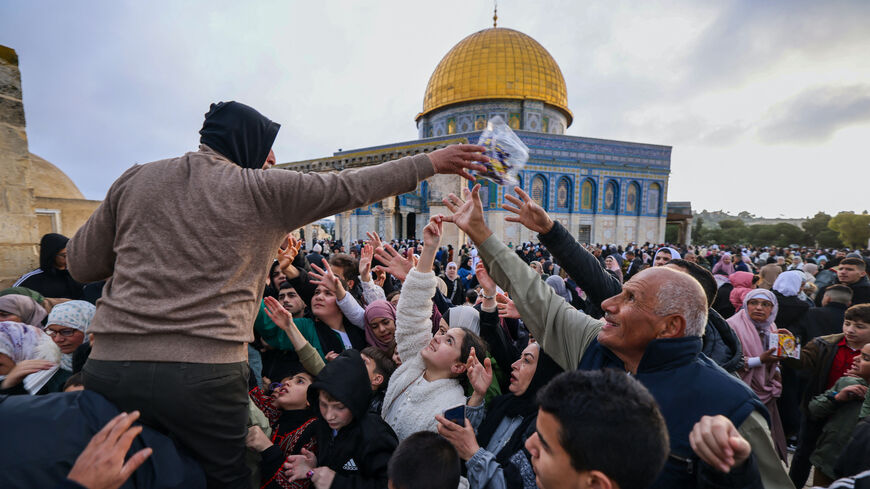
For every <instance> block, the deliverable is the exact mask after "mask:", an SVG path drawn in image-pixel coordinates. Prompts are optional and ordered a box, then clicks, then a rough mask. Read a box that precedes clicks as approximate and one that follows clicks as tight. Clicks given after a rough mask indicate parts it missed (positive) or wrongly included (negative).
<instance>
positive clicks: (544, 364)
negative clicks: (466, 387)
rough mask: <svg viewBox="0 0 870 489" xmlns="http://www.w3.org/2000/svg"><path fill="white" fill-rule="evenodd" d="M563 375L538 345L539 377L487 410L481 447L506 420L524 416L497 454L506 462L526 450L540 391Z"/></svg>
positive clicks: (480, 441)
mask: <svg viewBox="0 0 870 489" xmlns="http://www.w3.org/2000/svg"><path fill="white" fill-rule="evenodd" d="M562 372H563V369H562V367H560V366H559V365H558V364H557V363H556V362H555V361H554V360H553V359H552V358H551V357H550V356H549V355H547V354H546V353H544V351H543V350H541V347H540V344H539V345H538V365H537V367H535V375H533V376H532V380H531V381H530V382H529V386H528V387H527V388H526V391H525V392H523V393H522V394H521V395H519V396H517V395H514V394H513V393H508V394H503V395H501V396H498V397H496V398H495V399H493V400H492V402H491V403H490V405H489V409H488V410H487V413H486V417H485V418H484V419H483V422H482V423H481V424H480V428H478V430H477V442H478V444H479V445H480V446H482V447H486V446H487V445H488V444H489V441H490V440H491V439H492V436H493V435H494V434H495V431H496V429H498V426H499V424H500V423H501V421H502V419H504V418H505V417H516V416H522V417H523V421H522V422H521V423H520V425H519V426H518V427H517V428H516V430H514V432H513V434H511V436H510V439H509V440H508V442H507V443H506V444H505V446H504V447H503V448H502V449H501V450H499V452H498V453H497V454H495V456H496V459H497V460H500V461H502V462H504V461H506V460H507V459H508V458H510V457H511V456H512V455H513V454H515V453H516V452H517V451H519V450H520V449H521V448H522V447H523V445H522V444H523V442H524V440H523V435H524V434H525V432H526V430H527V428H528V427H529V426H530V425H531V423H534V422H535V419H536V416H534V414H535V413H537V412H538V406H537V403H536V402H535V398H536V396H537V394H538V391H539V390H540V389H541V388H542V387H544V386H545V385H547V383H549V382H550V380H552V379H553V377H555V376H557V375H559V374H560V373H562Z"/></svg>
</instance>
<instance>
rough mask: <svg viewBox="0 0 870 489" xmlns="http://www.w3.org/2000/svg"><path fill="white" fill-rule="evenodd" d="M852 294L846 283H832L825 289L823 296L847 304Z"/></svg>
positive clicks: (850, 300)
mask: <svg viewBox="0 0 870 489" xmlns="http://www.w3.org/2000/svg"><path fill="white" fill-rule="evenodd" d="M828 294H830V295H828ZM853 295H854V292H852V289H850V288H849V286H848V285H843V284H833V285H830V286H828V288H827V289H825V295H824V297H830V298H831V302H837V303H839V304H849V303H850V302H852V296H853Z"/></svg>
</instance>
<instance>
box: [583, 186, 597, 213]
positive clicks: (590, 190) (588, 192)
mask: <svg viewBox="0 0 870 489" xmlns="http://www.w3.org/2000/svg"><path fill="white" fill-rule="evenodd" d="M580 208H581V209H583V210H584V211H594V210H595V183H594V182H593V181H592V180H589V179H586V180H583V185H581V186H580Z"/></svg>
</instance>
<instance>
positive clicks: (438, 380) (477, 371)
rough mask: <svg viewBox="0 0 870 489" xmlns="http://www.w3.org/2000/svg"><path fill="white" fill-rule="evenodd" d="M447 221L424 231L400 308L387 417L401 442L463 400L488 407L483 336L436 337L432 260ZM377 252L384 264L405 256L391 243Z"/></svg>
mask: <svg viewBox="0 0 870 489" xmlns="http://www.w3.org/2000/svg"><path fill="white" fill-rule="evenodd" d="M441 219H442V216H434V217H432V219H430V221H429V224H428V225H427V226H426V227H425V228H424V229H423V251H422V252H421V254H420V259H419V261H418V263H417V266H416V268H415V269H412V270H411V271H410V272H409V273H408V275H407V278H406V279H405V283H404V285H403V286H402V295H401V298H400V299H399V307H398V310H397V311H396V348H397V351H398V354H399V357H400V358H401V359H402V365H401V366H400V367H399V368H398V369H396V371H395V373H393V376H392V377H391V378H390V385H389V387H388V388H387V393H386V397H385V398H384V407H383V411H382V415H383V417H384V420H386V422H387V423H389V425H390V426H392V428H393V430H394V431H395V432H396V435H398V437H399V441H402V440H404V439H405V438H407V437H408V436H410V435H412V434H414V433H416V432H418V431H437V426H438V422H437V421H436V420H435V416H436V415H438V414H442V413H443V412H444V411H446V410H447V409H450V408H453V407H456V406H458V405H461V404H466V410H479V409H482V408H483V399H484V396H485V395H486V389H487V388H488V387H489V385H490V383H491V381H492V366H491V364H490V361H489V359H487V358H486V344H485V343H484V342H483V340H482V339H481V338H480V337H479V336H478V335H476V334H474V333H473V332H471V331H469V330H467V329H465V328H450V329H448V330H447V331H446V332H444V333H441V334H438V335H435V336H434V337H433V335H432V321H431V319H430V316H431V315H432V296H433V294H434V293H435V284H436V277H435V274H434V273H433V272H432V263H433V261H434V259H435V253H436V251H438V246H439V244H440V242H441V223H442V221H441ZM377 253H378V258H379V259H380V260H381V261H382V262H384V263H389V262H394V263H395V262H396V261H397V260H401V257H400V256H399V255H398V253H396V251H395V250H393V249H392V248H390V247H389V245H386V246H385V247H384V249H383V250H378V251H377ZM481 362H483V363H481ZM465 376H467V378H468V380H469V382H470V383H471V385H472V387H473V388H474V393H473V394H472V395H471V397H470V398H468V399H467V400H466V398H465V393H464V390H463V388H462V385H461V384H460V378H461V377H465ZM466 423H468V421H467V420H466Z"/></svg>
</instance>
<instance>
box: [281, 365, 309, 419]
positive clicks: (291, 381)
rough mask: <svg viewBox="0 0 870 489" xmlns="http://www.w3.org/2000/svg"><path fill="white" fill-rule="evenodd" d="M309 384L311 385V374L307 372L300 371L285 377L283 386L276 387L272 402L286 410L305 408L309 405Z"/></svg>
mask: <svg viewBox="0 0 870 489" xmlns="http://www.w3.org/2000/svg"><path fill="white" fill-rule="evenodd" d="M309 385H311V376H310V375H308V374H307V373H298V374H296V375H294V376H293V377H289V378H286V379H284V381H283V382H282V383H281V387H279V388H277V389H275V393H274V394H273V398H274V399H273V401H272V404H273V405H274V406H275V407H276V408H278V409H283V410H285V411H289V410H292V409H305V407H306V406H307V405H308V386H309Z"/></svg>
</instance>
